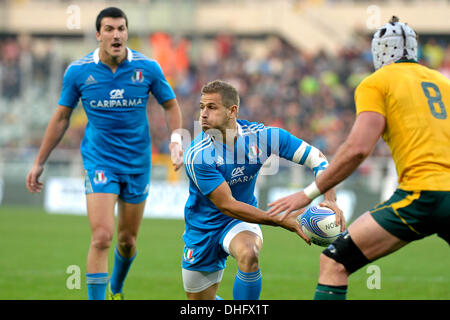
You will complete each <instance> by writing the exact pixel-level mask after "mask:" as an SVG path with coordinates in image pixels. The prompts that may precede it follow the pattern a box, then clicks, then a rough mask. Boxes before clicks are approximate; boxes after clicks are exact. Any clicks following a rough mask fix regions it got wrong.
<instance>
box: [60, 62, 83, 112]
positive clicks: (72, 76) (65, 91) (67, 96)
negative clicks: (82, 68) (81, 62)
mask: <svg viewBox="0 0 450 320" xmlns="http://www.w3.org/2000/svg"><path fill="white" fill-rule="evenodd" d="M76 76H77V68H75V67H73V66H69V67H67V70H66V72H65V73H64V79H63V85H62V89H61V95H60V97H59V101H58V104H59V105H61V106H66V107H69V108H75V107H76V106H77V104H78V100H79V99H80V96H81V93H80V90H79V89H78V86H77V84H76Z"/></svg>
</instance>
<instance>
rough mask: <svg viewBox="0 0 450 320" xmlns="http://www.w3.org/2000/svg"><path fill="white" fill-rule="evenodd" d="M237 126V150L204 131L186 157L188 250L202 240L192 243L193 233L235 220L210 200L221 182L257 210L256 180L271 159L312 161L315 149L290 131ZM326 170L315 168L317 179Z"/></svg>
mask: <svg viewBox="0 0 450 320" xmlns="http://www.w3.org/2000/svg"><path fill="white" fill-rule="evenodd" d="M237 123H238V132H239V135H238V138H237V141H236V143H235V145H234V150H231V148H230V147H228V146H227V145H224V144H222V143H221V142H218V141H215V140H214V138H212V137H211V136H209V135H208V134H206V133H204V132H202V133H201V134H199V135H198V136H197V137H196V138H195V139H194V141H193V142H192V143H191V145H190V147H189V148H188V149H187V150H186V151H185V153H184V162H185V169H186V173H187V175H188V177H189V197H188V200H187V202H186V206H185V210H184V214H185V228H186V232H185V234H184V236H183V239H184V240H185V243H186V245H187V246H188V247H189V244H190V243H196V241H197V240H196V239H191V234H190V232H189V231H190V230H191V229H194V230H215V229H221V228H223V227H225V226H226V225H227V224H228V223H229V222H230V221H231V220H233V218H231V217H229V216H227V215H225V214H223V213H221V212H220V211H219V209H218V208H217V207H216V206H215V205H214V204H213V203H212V202H211V201H210V200H209V199H208V198H207V195H208V194H210V193H211V192H212V191H214V190H215V189H216V188H217V187H218V186H219V185H220V184H221V183H223V182H224V181H226V182H227V183H228V185H229V186H230V189H231V192H232V194H233V197H234V198H235V199H236V200H238V201H242V202H245V203H247V204H250V205H253V206H257V200H256V197H255V195H254V191H255V184H256V179H257V177H258V172H259V170H260V169H261V167H262V165H263V164H264V162H265V161H266V160H267V158H268V157H269V156H270V155H272V154H275V155H278V156H279V157H282V158H285V159H287V160H290V161H293V162H295V163H299V164H301V165H303V164H304V163H305V161H306V160H307V158H308V156H309V153H310V150H311V146H310V145H309V144H308V143H306V142H304V141H303V140H301V139H299V138H297V137H295V136H293V135H292V134H290V133H289V132H287V131H286V130H284V129H280V128H274V127H266V126H264V125H263V124H261V123H254V122H249V121H245V120H237ZM323 169H325V167H322V166H321V167H320V168H313V170H314V173H315V174H317V172H318V171H320V170H323Z"/></svg>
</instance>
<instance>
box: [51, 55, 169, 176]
mask: <svg viewBox="0 0 450 320" xmlns="http://www.w3.org/2000/svg"><path fill="white" fill-rule="evenodd" d="M150 92H151V93H152V94H153V96H154V97H155V98H156V100H157V101H158V103H160V104H162V103H164V102H166V101H168V100H171V99H174V98H175V93H174V92H173V90H172V88H171V87H170V85H169V84H168V82H167V81H166V79H165V77H164V74H163V72H162V70H161V67H160V66H159V64H158V63H157V62H156V61H154V60H151V59H149V58H147V57H146V56H144V55H143V54H141V53H139V52H137V51H134V50H131V49H129V48H127V59H125V60H124V61H123V62H122V63H120V64H119V66H118V67H117V69H116V71H115V72H114V73H113V72H112V70H111V68H110V67H108V66H107V65H105V64H104V63H102V62H101V61H100V58H99V49H97V50H95V51H94V52H91V53H90V54H88V55H87V56H85V57H84V58H82V59H80V60H77V61H75V62H73V63H72V64H71V65H69V67H68V68H67V70H66V73H65V74H64V80H63V86H62V90H61V96H60V100H59V102H58V104H59V105H62V106H67V107H70V108H75V107H76V106H77V104H78V100H79V99H80V98H81V101H82V104H83V107H84V110H85V112H86V115H87V117H88V124H87V126H86V130H85V135H84V138H83V141H82V143H81V155H82V158H83V164H84V167H85V169H86V170H90V169H97V168H103V169H110V170H112V171H113V172H116V173H122V174H138V173H145V172H147V171H148V170H150V166H151V145H150V132H149V124H148V117H147V111H146V106H147V100H148V98H149V93H150Z"/></svg>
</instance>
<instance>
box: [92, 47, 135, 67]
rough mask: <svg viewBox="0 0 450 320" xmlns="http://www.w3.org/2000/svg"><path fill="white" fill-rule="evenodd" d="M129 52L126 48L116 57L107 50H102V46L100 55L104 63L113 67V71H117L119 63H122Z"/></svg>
mask: <svg viewBox="0 0 450 320" xmlns="http://www.w3.org/2000/svg"><path fill="white" fill-rule="evenodd" d="M127 54H128V52H127V50H125V52H124V53H123V54H122V55H120V56H118V57H115V56H112V55H110V54H108V53H107V52H106V50H102V49H101V48H100V52H99V57H100V61H101V62H102V63H104V64H106V65H107V66H108V67H110V68H111V70H112V71H113V72H115V71H116V69H117V67H118V66H119V64H121V63H122V61H124V60H125V59H126V58H127Z"/></svg>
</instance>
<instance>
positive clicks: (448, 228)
mask: <svg viewBox="0 0 450 320" xmlns="http://www.w3.org/2000/svg"><path fill="white" fill-rule="evenodd" d="M370 213H371V215H372V217H373V218H374V219H375V220H376V221H377V222H378V223H379V224H380V225H381V226H382V227H383V228H384V229H386V230H387V231H388V232H389V233H391V234H392V235H394V236H396V237H397V238H399V239H401V240H404V241H408V242H409V241H414V240H418V239H422V238H424V237H426V236H429V235H432V234H435V233H437V234H438V236H440V237H441V238H443V239H444V240H445V241H447V243H449V244H450V191H405V190H401V189H397V190H396V191H395V192H394V194H393V195H392V197H391V198H390V199H389V200H387V201H385V202H382V203H380V204H378V205H377V206H376V207H375V208H373V209H372V210H370Z"/></svg>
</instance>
